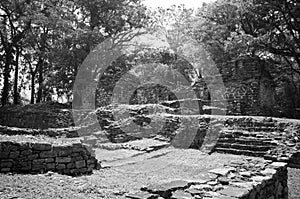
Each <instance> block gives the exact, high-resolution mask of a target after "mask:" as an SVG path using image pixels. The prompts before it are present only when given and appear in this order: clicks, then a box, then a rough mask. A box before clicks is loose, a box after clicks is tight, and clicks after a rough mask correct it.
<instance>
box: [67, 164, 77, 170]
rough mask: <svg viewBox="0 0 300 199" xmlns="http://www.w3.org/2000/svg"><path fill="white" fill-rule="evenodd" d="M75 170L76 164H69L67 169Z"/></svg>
mask: <svg viewBox="0 0 300 199" xmlns="http://www.w3.org/2000/svg"><path fill="white" fill-rule="evenodd" d="M74 168H75V163H73V162H71V163H68V164H67V169H74Z"/></svg>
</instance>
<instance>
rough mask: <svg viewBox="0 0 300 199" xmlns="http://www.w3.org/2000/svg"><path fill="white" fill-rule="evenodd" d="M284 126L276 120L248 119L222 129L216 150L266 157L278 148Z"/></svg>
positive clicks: (268, 157) (282, 137)
mask: <svg viewBox="0 0 300 199" xmlns="http://www.w3.org/2000/svg"><path fill="white" fill-rule="evenodd" d="M283 131H284V127H282V126H280V125H278V123H276V122H274V121H246V122H243V123H239V124H235V125H227V127H226V128H225V129H222V130H221V132H220V135H219V138H218V142H217V144H216V145H215V149H214V152H219V153H230V154H236V155H247V156H256V157H265V158H267V159H270V153H271V152H272V151H274V150H276V149H277V148H278V147H279V145H280V142H281V141H282V139H284V136H282V132H283Z"/></svg>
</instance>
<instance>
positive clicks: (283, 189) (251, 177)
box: [127, 157, 288, 199]
mask: <svg viewBox="0 0 300 199" xmlns="http://www.w3.org/2000/svg"><path fill="white" fill-rule="evenodd" d="M207 174H208V177H209V178H204V179H199V180H189V181H185V180H175V181H171V182H166V183H163V184H159V185H150V186H146V187H142V188H141V191H140V192H137V193H133V194H128V195H127V198H132V199H133V198H134V199H142V198H157V197H162V198H165V199H170V198H171V199H179V198H201V199H210V198H215V199H287V198H288V187H287V164H286V163H280V162H271V161H265V160H262V159H252V158H246V159H244V158H242V157H241V160H240V161H234V162H229V163H228V164H227V165H224V167H222V168H216V169H213V170H210V171H208V173H207Z"/></svg>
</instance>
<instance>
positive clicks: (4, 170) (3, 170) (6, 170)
mask: <svg viewBox="0 0 300 199" xmlns="http://www.w3.org/2000/svg"><path fill="white" fill-rule="evenodd" d="M10 170H11V169H10V168H1V172H10Z"/></svg>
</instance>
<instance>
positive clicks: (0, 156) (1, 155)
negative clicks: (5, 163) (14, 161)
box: [0, 152, 9, 159]
mask: <svg viewBox="0 0 300 199" xmlns="http://www.w3.org/2000/svg"><path fill="white" fill-rule="evenodd" d="M8 157H9V152H0V159H6V158H8Z"/></svg>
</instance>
